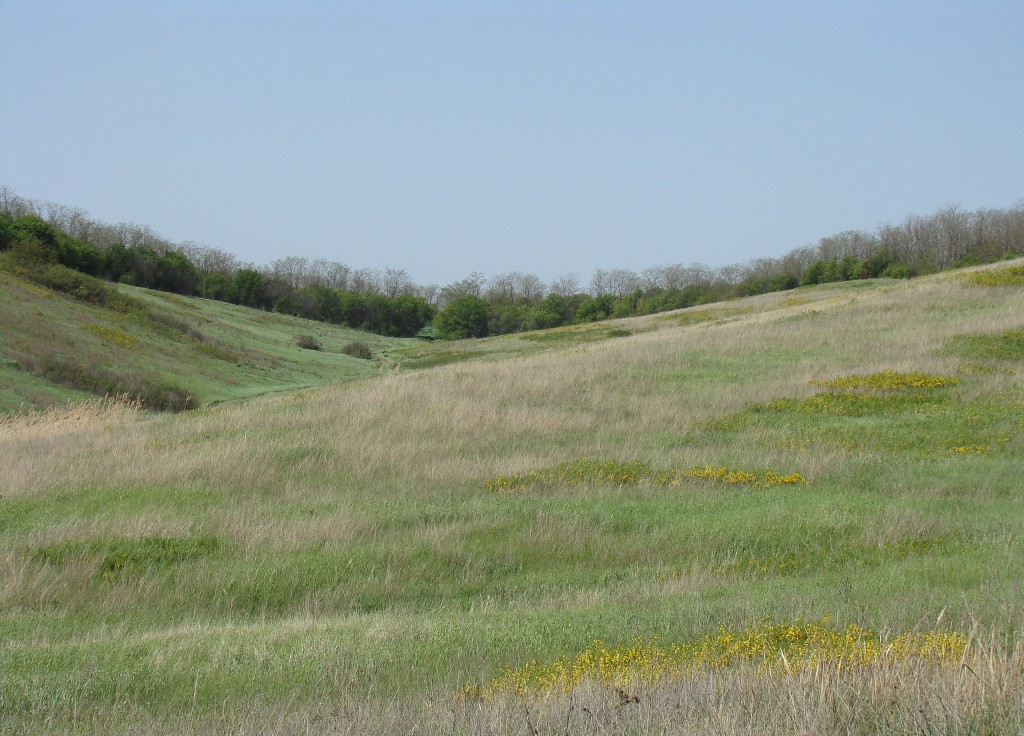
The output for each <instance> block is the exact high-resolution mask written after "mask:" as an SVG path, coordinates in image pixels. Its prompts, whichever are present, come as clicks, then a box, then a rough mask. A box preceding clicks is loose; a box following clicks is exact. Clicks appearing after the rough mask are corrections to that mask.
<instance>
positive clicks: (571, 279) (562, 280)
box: [549, 273, 580, 296]
mask: <svg viewBox="0 0 1024 736" xmlns="http://www.w3.org/2000/svg"><path fill="white" fill-rule="evenodd" d="M549 291H550V292H551V293H552V294H558V295H559V296H572V295H573V294H578V293H579V291H580V281H579V279H578V278H576V274H574V273H568V274H566V275H565V276H559V277H558V278H557V279H555V280H554V281H552V282H551V287H550V289H549Z"/></svg>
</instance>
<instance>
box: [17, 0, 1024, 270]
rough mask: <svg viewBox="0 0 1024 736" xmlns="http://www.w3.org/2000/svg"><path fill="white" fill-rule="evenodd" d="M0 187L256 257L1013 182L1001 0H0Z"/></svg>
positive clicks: (614, 251)
mask: <svg viewBox="0 0 1024 736" xmlns="http://www.w3.org/2000/svg"><path fill="white" fill-rule="evenodd" d="M0 141H2V144H0V183H3V184H7V185H9V186H11V187H13V188H14V189H15V190H16V191H17V192H18V193H19V194H20V195H22V196H24V197H29V198H33V199H44V200H50V201H55V202H60V203H62V204H68V205H75V206H78V207H81V208H84V209H86V210H88V211H89V213H90V214H91V215H92V216H93V217H94V218H96V219H99V220H103V221H107V222H120V221H130V222H136V223H140V224H146V225H149V226H151V227H152V228H153V229H154V230H156V231H157V232H158V233H160V234H161V235H162V236H164V237H166V238H168V239H171V240H173V241H185V240H192V241H197V242H200V243H202V244H205V245H210V246H214V247H217V248H221V249H223V250H227V251H230V252H232V253H235V254H236V255H238V256H239V257H241V258H242V259H244V260H248V261H253V262H256V263H267V262H269V261H271V260H273V259H275V258H278V257H282V256H285V255H299V256H305V257H308V258H319V257H326V258H330V259H334V260H339V261H342V262H344V263H346V264H348V265H350V266H353V267H356V268H359V267H375V268H386V267H396V268H405V269H406V270H407V271H408V272H409V274H410V275H411V276H412V278H413V280H414V281H416V282H417V283H438V284H445V283H448V282H451V281H454V280H457V279H460V278H462V277H464V276H466V275H467V274H468V273H470V272H471V271H481V272H483V273H485V274H486V275H494V274H496V273H499V272H503V271H511V270H518V271H526V272H534V273H537V274H538V275H540V276H541V277H542V278H544V279H545V280H550V279H553V278H555V277H557V276H560V275H562V274H565V273H569V272H575V273H576V274H577V275H579V276H580V277H581V278H582V279H583V280H584V281H585V280H586V279H587V278H588V277H589V274H590V273H591V272H592V271H593V270H594V269H595V268H630V269H634V270H641V269H643V268H644V267H646V266H653V265H660V264H667V263H679V262H681V263H689V262H693V261H701V262H705V263H708V264H711V265H723V264H726V263H734V262H739V261H743V260H746V259H748V258H751V257H756V256H768V255H781V254H782V253H784V252H786V251H788V250H790V249H791V248H794V247H797V246H800V245H804V244H807V243H810V242H814V241H816V240H817V239H818V238H819V237H821V236H825V235H829V234H832V233H835V232H838V231H841V230H845V229H850V228H862V229H867V230H872V229H874V228H875V227H876V226H877V225H879V224H883V223H886V222H899V221H901V220H902V219H903V218H904V217H905V216H906V215H908V214H912V213H913V214H929V213H931V212H933V211H934V210H936V209H938V208H939V207H941V206H944V205H947V204H959V205H962V206H963V207H965V208H968V209H974V208H977V207H1009V206H1012V205H1013V204H1015V203H1017V202H1019V201H1021V199H1022V197H1024V2H1021V1H1020V0H1005V1H1001V2H994V1H985V0H974V1H971V2H969V1H967V0H963V1H962V2H943V1H942V0H927V1H919V2H910V1H901V0H884V1H883V0H878V1H871V0H867V1H865V0H858V1H857V2H827V1H826V0H819V1H817V2H768V1H764V2H752V1H751V2H710V1H709V2H683V1H679V2H644V1H642V0H640V1H636V0H634V1H632V2H605V1H601V0H578V1H577V2H562V1H559V0H545V1H541V0H537V1H532V2H531V1H528V0H521V1H512V0H508V1H507V2H496V1H493V0H491V1H489V0H467V1H465V2H454V1H441V0H438V1H435V2H431V1H430V0H417V1H416V2H387V1H379V2H370V1H366V2H342V1H339V2H327V1H326V0H324V1H323V2H312V1H311V0H306V1H301V0H300V1H298V2H295V1H292V2H284V1H281V2H267V1H262V2H261V1H259V0H255V1H254V0H244V1H242V0H237V1H236V0H232V1H229V0H210V1H205V2H204V1H200V0H191V1H186V0H178V1H176V2H175V1H171V0H167V1H160V2H157V1H155V0H154V1H146V0H132V1H131V2H105V1H96V2H83V1H81V0H73V1H67V2H56V1H54V0H31V1H27V0H0Z"/></svg>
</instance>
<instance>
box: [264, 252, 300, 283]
mask: <svg viewBox="0 0 1024 736" xmlns="http://www.w3.org/2000/svg"><path fill="white" fill-rule="evenodd" d="M270 273H271V274H272V275H273V276H274V278H276V279H279V280H280V281H281V282H283V283H285V284H287V285H288V286H290V287H292V288H293V289H298V288H299V287H300V286H305V285H306V282H307V280H308V276H309V261H308V260H306V259H305V258H302V257H301V256H286V257H284V258H278V259H277V260H276V261H272V262H271V264H270Z"/></svg>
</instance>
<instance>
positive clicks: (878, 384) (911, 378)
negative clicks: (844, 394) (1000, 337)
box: [811, 371, 960, 391]
mask: <svg viewBox="0 0 1024 736" xmlns="http://www.w3.org/2000/svg"><path fill="white" fill-rule="evenodd" d="M958 383H960V381H959V380H958V379H956V378H947V377H946V376H934V375H929V374H927V373H918V372H917V371H912V372H910V373H897V372H896V371H882V372H880V373H871V374H868V375H865V376H861V375H858V374H856V373H854V374H853V375H850V376H843V377H842V378H833V379H832V380H831V381H811V385H812V386H828V387H830V388H845V389H858V388H864V389H872V390H875V391H906V390H907V389H916V388H945V387H946V386H956V385H957V384H958Z"/></svg>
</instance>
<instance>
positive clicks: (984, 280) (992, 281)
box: [964, 266, 1024, 286]
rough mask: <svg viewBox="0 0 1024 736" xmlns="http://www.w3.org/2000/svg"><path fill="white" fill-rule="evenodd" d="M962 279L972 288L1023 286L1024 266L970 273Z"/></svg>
mask: <svg viewBox="0 0 1024 736" xmlns="http://www.w3.org/2000/svg"><path fill="white" fill-rule="evenodd" d="M964 278H965V280H966V281H967V283H969V284H973V285H974V286H1024V266H1008V267H1007V268H996V269H988V270H985V271H972V272H971V273H969V274H967V275H966V276H965V277H964Z"/></svg>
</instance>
